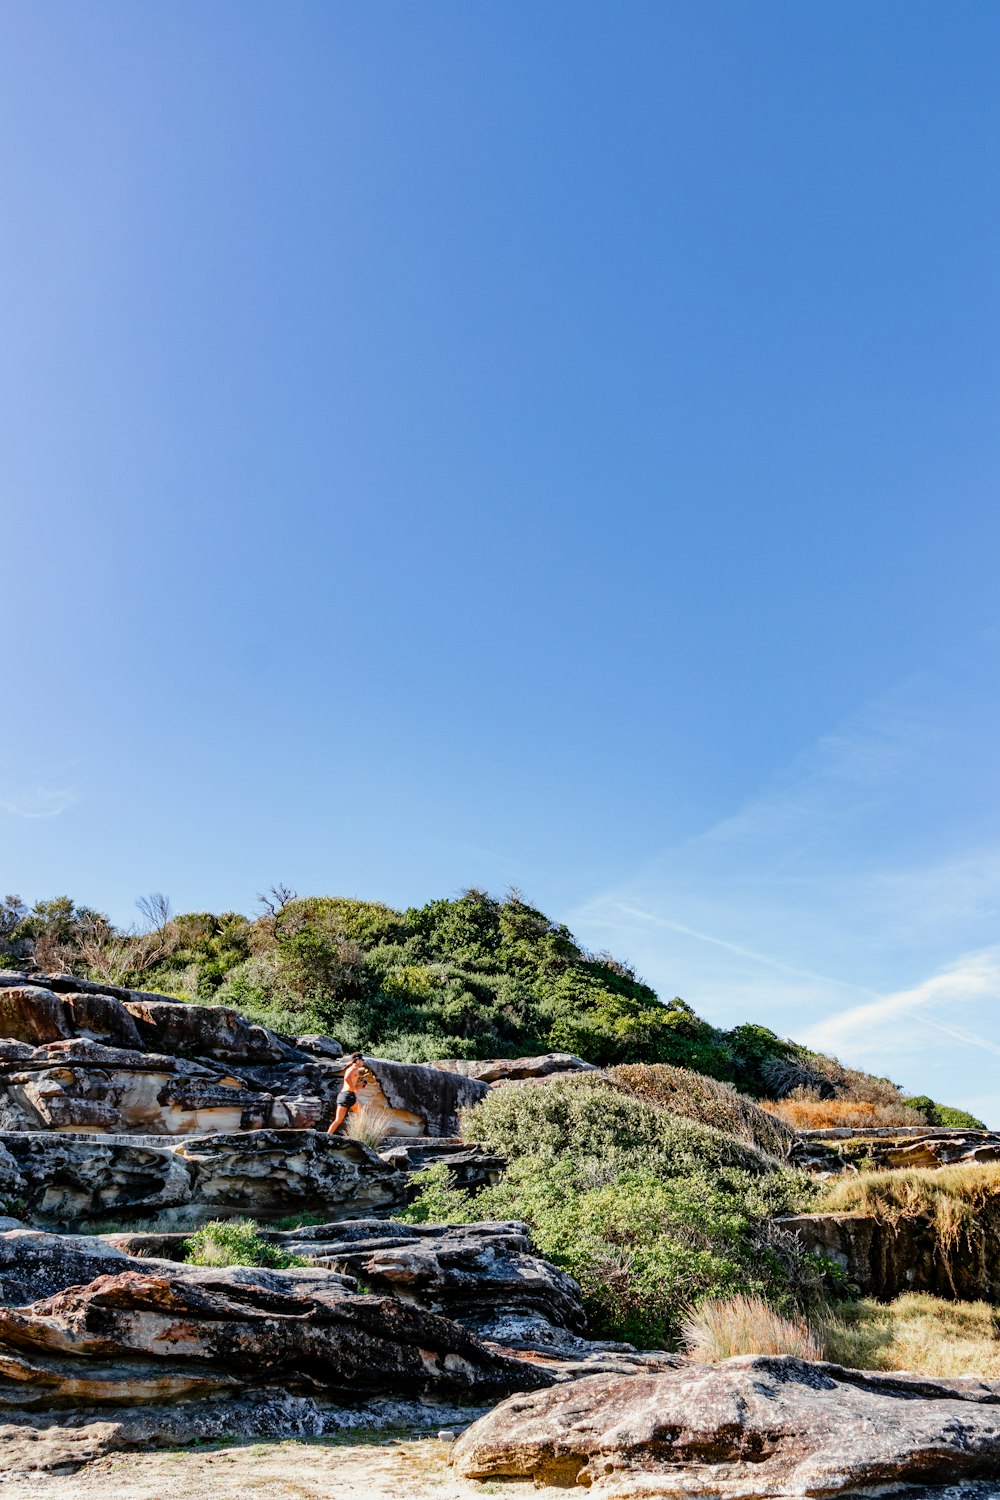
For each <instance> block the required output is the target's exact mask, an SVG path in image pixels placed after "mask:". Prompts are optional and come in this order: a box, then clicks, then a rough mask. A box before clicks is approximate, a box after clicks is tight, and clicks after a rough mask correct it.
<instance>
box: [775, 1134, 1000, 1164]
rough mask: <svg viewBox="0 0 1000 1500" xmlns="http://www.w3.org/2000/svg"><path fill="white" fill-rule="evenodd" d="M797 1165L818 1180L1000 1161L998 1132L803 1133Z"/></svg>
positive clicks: (798, 1143) (794, 1157) (794, 1152)
mask: <svg viewBox="0 0 1000 1500" xmlns="http://www.w3.org/2000/svg"><path fill="white" fill-rule="evenodd" d="M791 1160H792V1163H793V1165H794V1166H797V1167H802V1168H804V1169H805V1170H806V1171H807V1172H814V1173H816V1174H817V1175H820V1176H831V1175H837V1174H838V1173H840V1172H850V1171H879V1172H888V1171H891V1170H892V1169H893V1168H895V1167H948V1166H951V1165H953V1164H954V1163H956V1162H995V1161H1000V1131H995V1130H955V1129H945V1128H939V1127H935V1126H929V1125H910V1126H891V1127H890V1126H885V1127H881V1128H874V1129H868V1130H860V1129H858V1130H848V1129H846V1128H840V1129H830V1130H804V1131H801V1132H800V1134H799V1136H798V1139H797V1140H796V1143H795V1145H794V1146H793V1148H792V1152H791Z"/></svg>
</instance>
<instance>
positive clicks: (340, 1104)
mask: <svg viewBox="0 0 1000 1500" xmlns="http://www.w3.org/2000/svg"><path fill="white" fill-rule="evenodd" d="M357 1102H358V1096H357V1094H352V1093H351V1090H350V1089H341V1091H340V1093H339V1094H338V1095H337V1108H338V1109H350V1108H351V1106H352V1105H354V1104H357Z"/></svg>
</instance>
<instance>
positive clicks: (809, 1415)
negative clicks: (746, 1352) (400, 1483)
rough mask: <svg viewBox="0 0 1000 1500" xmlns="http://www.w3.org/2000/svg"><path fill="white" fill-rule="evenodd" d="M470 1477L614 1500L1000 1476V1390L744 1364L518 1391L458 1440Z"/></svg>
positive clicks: (741, 1497) (853, 1490) (806, 1491)
mask: <svg viewBox="0 0 1000 1500" xmlns="http://www.w3.org/2000/svg"><path fill="white" fill-rule="evenodd" d="M454 1463H455V1466H456V1468H458V1470H459V1471H460V1472H461V1473H462V1474H464V1475H465V1476H467V1477H468V1478H475V1479H491V1478H522V1479H528V1478H530V1479H532V1480H534V1482H535V1483H536V1484H554V1485H560V1486H564V1487H572V1486H573V1485H574V1484H579V1485H583V1486H587V1487H588V1490H589V1493H590V1494H592V1495H595V1496H602V1497H606V1500H612V1497H614V1500H617V1497H621V1500H625V1497H628V1500H638V1497H640V1496H654V1495H655V1496H677V1497H680V1496H685V1497H694V1496H704V1497H706V1500H708V1497H712V1500H761V1497H777V1496H787V1497H791V1496H824V1497H832V1496H837V1495H853V1494H857V1493H864V1494H886V1493H888V1492H889V1491H891V1490H894V1489H899V1488H902V1487H903V1486H906V1485H916V1486H920V1487H921V1488H920V1493H924V1489H923V1487H924V1486H926V1485H928V1484H933V1483H935V1482H936V1483H943V1482H945V1481H956V1480H958V1479H961V1478H964V1477H975V1478H985V1477H1000V1383H998V1384H988V1383H985V1382H982V1381H976V1380H955V1381H944V1380H941V1381H938V1380H929V1379H922V1378H920V1377H918V1376H913V1375H881V1374H865V1373H862V1372H860V1371H858V1370H843V1369H841V1368H840V1367H839V1366H836V1365H824V1364H815V1365H814V1364H807V1363H805V1362H804V1361H801V1360H796V1359H792V1358H789V1357H787V1356H785V1357H775V1358H763V1357H755V1356H743V1357H740V1358H738V1359H731V1360H727V1361H725V1362H724V1363H722V1364H719V1365H690V1364H689V1365H684V1366H681V1367H679V1368H677V1369H675V1370H671V1371H663V1372H660V1373H656V1374H635V1375H632V1376H629V1377H626V1378H622V1377H616V1376H606V1375H597V1376H593V1377H590V1378H588V1379H584V1380H580V1381H577V1382H575V1383H573V1384H570V1385H566V1384H563V1385H559V1386H556V1387H554V1388H553V1389H551V1390H547V1391H542V1392H538V1393H536V1394H533V1395H530V1396H514V1397H511V1398H509V1399H508V1400H507V1401H504V1402H503V1403H501V1405H500V1406H498V1407H497V1408H496V1410H495V1411H493V1412H491V1413H490V1414H489V1415H488V1416H486V1417H483V1418H481V1419H480V1420H479V1421H478V1422H476V1423H474V1424H473V1426H472V1427H470V1428H469V1429H468V1431H467V1432H465V1433H464V1434H463V1436H462V1437H461V1438H460V1439H459V1441H458V1443H457V1444H456V1446H455V1452H454Z"/></svg>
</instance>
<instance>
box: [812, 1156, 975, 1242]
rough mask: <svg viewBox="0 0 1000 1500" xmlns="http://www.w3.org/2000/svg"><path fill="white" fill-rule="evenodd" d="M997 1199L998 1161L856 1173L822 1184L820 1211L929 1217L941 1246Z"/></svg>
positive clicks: (887, 1220) (889, 1219)
mask: <svg viewBox="0 0 1000 1500" xmlns="http://www.w3.org/2000/svg"><path fill="white" fill-rule="evenodd" d="M998 1197H1000V1162H983V1163H975V1162H968V1163H963V1164H958V1165H955V1166H951V1167H906V1168H897V1169H896V1170H894V1171H891V1172H859V1173H857V1174H856V1175H851V1176H844V1177H838V1178H836V1179H834V1181H832V1182H830V1183H828V1184H826V1186H825V1187H824V1190H823V1197H822V1201H821V1203H820V1204H819V1205H818V1206H819V1208H820V1210H821V1211H823V1212H825V1213H864V1214H870V1215H872V1216H873V1217H874V1218H876V1219H879V1220H880V1221H881V1222H882V1223H884V1224H897V1223H899V1221H900V1220H901V1219H919V1218H927V1219H930V1220H931V1221H932V1222H933V1224H934V1226H935V1228H936V1230H937V1234H938V1238H939V1240H941V1242H942V1243H943V1244H944V1245H949V1244H954V1243H955V1241H956V1240H957V1239H958V1237H959V1235H960V1234H961V1233H962V1232H963V1231H964V1230H968V1229H971V1228H974V1227H975V1224H976V1220H977V1217H978V1215H979V1213H980V1211H981V1210H982V1208H983V1207H984V1205H985V1204H987V1203H989V1202H991V1201H992V1200H993V1199H995V1198H998Z"/></svg>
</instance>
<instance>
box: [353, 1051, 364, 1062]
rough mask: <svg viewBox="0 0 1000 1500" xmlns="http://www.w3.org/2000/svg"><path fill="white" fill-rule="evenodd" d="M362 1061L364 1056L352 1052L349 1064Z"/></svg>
mask: <svg viewBox="0 0 1000 1500" xmlns="http://www.w3.org/2000/svg"><path fill="white" fill-rule="evenodd" d="M363 1061H364V1054H363V1053H361V1052H352V1053H351V1062H363Z"/></svg>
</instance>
